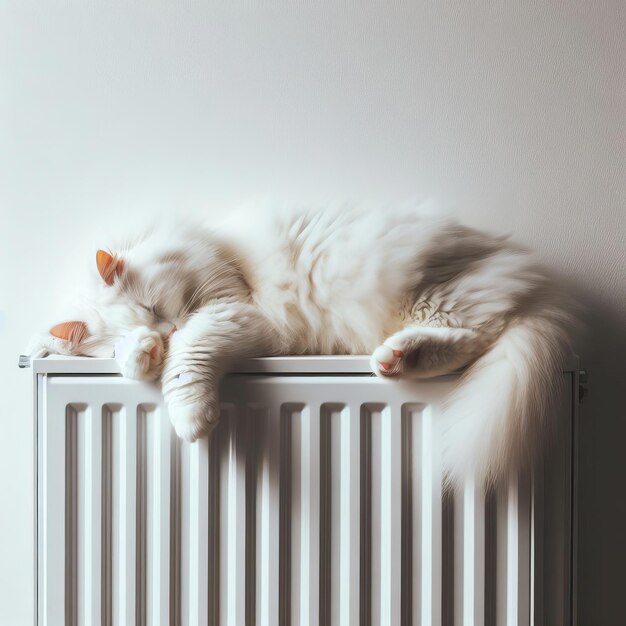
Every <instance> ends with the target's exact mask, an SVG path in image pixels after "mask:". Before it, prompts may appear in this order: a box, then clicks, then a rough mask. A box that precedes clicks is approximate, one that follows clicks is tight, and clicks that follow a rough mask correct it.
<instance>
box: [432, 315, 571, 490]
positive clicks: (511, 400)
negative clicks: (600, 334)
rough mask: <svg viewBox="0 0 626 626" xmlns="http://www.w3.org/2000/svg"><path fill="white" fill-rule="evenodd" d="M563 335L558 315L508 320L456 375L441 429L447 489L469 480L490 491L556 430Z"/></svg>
mask: <svg viewBox="0 0 626 626" xmlns="http://www.w3.org/2000/svg"><path fill="white" fill-rule="evenodd" d="M566 328H567V323H566V316H565V315H562V314H560V313H559V311H557V310H554V311H553V312H552V314H551V315H550V314H547V315H545V316H537V317H527V318H522V319H519V320H515V321H512V322H511V323H510V324H509V326H508V327H507V328H506V329H505V330H504V332H503V333H502V334H501V335H500V336H499V338H498V339H497V340H496V342H495V343H494V344H493V345H492V346H491V348H490V349H489V351H488V352H487V353H485V354H484V355H483V356H482V357H480V358H479V359H478V360H477V361H475V362H474V363H473V364H472V365H471V367H470V368H469V369H468V370H467V371H466V372H465V373H464V374H463V375H462V377H461V379H460V381H459V383H458V385H457V387H456V389H455V390H454V391H453V392H452V394H451V396H450V398H449V400H448V402H447V403H446V405H445V406H444V408H443V415H442V419H441V422H440V424H441V431H440V432H441V436H442V455H443V458H442V461H443V471H444V481H445V485H446V487H448V488H450V487H455V486H460V485H461V484H462V483H463V481H464V480H466V478H467V477H469V476H472V475H473V476H474V480H475V481H476V483H477V484H482V485H485V486H488V485H493V484H496V483H497V482H499V481H500V480H501V479H503V478H505V477H506V476H507V475H508V473H509V472H510V471H512V470H514V469H515V468H518V467H520V466H521V465H522V464H525V463H528V462H530V461H531V459H532V456H533V454H534V453H535V452H536V451H538V450H541V448H542V445H543V444H544V442H545V440H546V439H548V438H549V436H550V434H551V432H553V431H554V426H555V425H556V415H555V411H556V410H557V405H558V402H559V400H560V397H561V394H562V393H563V387H564V380H565V379H564V376H563V370H564V367H565V364H566V362H567V358H568V356H569V355H571V349H570V344H569V340H568V333H567V330H566Z"/></svg>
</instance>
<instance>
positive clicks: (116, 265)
mask: <svg viewBox="0 0 626 626" xmlns="http://www.w3.org/2000/svg"><path fill="white" fill-rule="evenodd" d="M96 265H97V266H98V272H100V276H102V280H103V281H104V282H105V283H106V284H107V285H112V284H113V279H114V278H115V276H119V275H120V274H121V273H122V271H123V270H124V261H122V260H121V259H117V258H115V257H114V256H113V255H112V254H110V253H109V252H105V251H104V250H98V252H96Z"/></svg>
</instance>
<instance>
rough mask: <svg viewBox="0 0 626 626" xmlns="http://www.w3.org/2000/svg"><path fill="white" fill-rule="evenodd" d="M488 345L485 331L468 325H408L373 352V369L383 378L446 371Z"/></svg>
mask: <svg viewBox="0 0 626 626" xmlns="http://www.w3.org/2000/svg"><path fill="white" fill-rule="evenodd" d="M488 347H489V341H488V338H487V337H486V335H485V334H483V333H480V332H478V331H474V330H470V329H467V328H445V327H443V328H432V327H426V326H407V327H406V328H403V329H402V330H400V331H398V332H397V333H395V334H393V335H391V337H389V338H388V339H386V340H385V342H384V343H383V344H382V345H380V346H378V347H377V348H376V349H375V350H374V352H373V353H372V357H371V359H370V365H371V368H372V372H374V374H376V375H377V376H380V377H382V378H401V377H407V378H411V377H414V378H421V377H424V378H427V377H430V376H438V375H443V374H449V373H451V372H453V371H455V370H457V369H459V368H461V367H463V366H465V365H467V364H469V363H470V362H471V361H472V360H474V359H475V358H477V357H478V356H480V355H481V354H482V353H483V352H484V351H485V350H486V349H487V348H488Z"/></svg>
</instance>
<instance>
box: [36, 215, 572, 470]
mask: <svg viewBox="0 0 626 626" xmlns="http://www.w3.org/2000/svg"><path fill="white" fill-rule="evenodd" d="M96 260H97V263H96V267H97V269H98V273H96V272H95V271H94V280H93V284H91V285H89V286H88V288H87V289H86V291H85V293H84V294H83V295H82V297H81V298H80V299H79V300H78V301H77V302H76V303H75V306H74V310H73V315H72V317H70V318H68V319H69V320H70V321H65V322H62V323H60V324H57V325H56V326H55V327H53V328H52V329H51V330H50V332H49V333H44V334H42V335H39V336H37V337H36V338H35V340H34V343H33V346H32V349H31V354H42V353H43V352H50V353H59V354H75V355H78V354H82V355H89V356H106V357H110V356H113V354H114V351H115V354H116V358H117V359H118V360H119V361H120V363H121V367H122V373H123V374H124V375H125V376H127V377H130V378H136V379H140V380H156V379H158V378H160V380H161V383H162V388H163V393H164V396H165V400H166V402H167V406H168V411H169V415H170V417H171V420H172V423H173V425H174V427H175V429H176V432H177V433H178V435H179V436H181V437H183V438H185V439H187V440H190V441H193V440H195V439H197V438H198V437H200V436H202V435H204V434H206V433H208V432H209V431H210V430H211V429H212V427H213V426H214V425H215V424H216V422H217V420H218V414H219V403H218V397H217V388H218V382H219V380H220V378H221V377H222V375H223V374H224V373H225V372H227V371H228V370H229V368H230V367H231V366H232V364H233V362H234V361H236V360H238V359H241V358H244V357H253V356H261V355H280V354H362V353H368V354H371V355H372V356H371V367H372V372H373V373H374V374H376V375H377V376H382V377H385V378H400V377H429V376H435V375H439V374H446V373H450V372H453V371H455V370H458V369H459V368H463V367H466V368H467V369H466V370H465V373H464V374H463V376H462V377H461V379H460V382H459V383H458V386H457V388H456V391H455V392H454V393H453V394H452V396H451V397H450V399H449V402H448V404H447V406H446V408H445V412H444V414H443V415H442V422H443V423H442V426H443V433H444V464H445V470H446V472H447V474H448V477H449V478H451V479H452V480H456V479H457V478H460V477H461V476H463V475H465V474H466V473H468V472H476V473H477V474H478V476H479V478H480V479H482V480H486V481H489V480H495V479H497V478H498V477H499V476H501V475H502V473H503V472H504V471H505V470H507V469H508V468H509V467H510V466H511V464H512V463H516V462H518V461H519V460H520V459H521V457H522V455H524V454H525V453H526V452H527V451H528V450H529V449H531V448H532V447H533V446H534V445H535V444H536V442H537V439H538V438H540V437H541V436H542V435H543V434H544V433H545V431H546V426H549V422H550V417H551V415H550V410H551V403H552V401H553V400H554V399H555V395H556V393H557V391H558V383H559V381H560V380H561V379H562V375H561V372H562V368H563V363H564V359H565V358H566V356H567V354H568V353H569V344H568V336H567V331H566V328H567V326H568V321H569V319H568V317H569V316H568V314H567V312H566V307H565V306H563V301H562V296H561V295H560V293H559V291H558V290H557V289H555V287H554V285H553V284H552V283H551V281H550V280H549V279H548V278H547V276H546V273H545V271H544V270H542V269H541V268H540V267H539V266H538V265H537V263H536V262H535V261H534V260H533V259H532V258H531V256H529V255H528V254H527V253H526V252H525V251H524V250H522V249H521V248H519V247H518V246H516V245H514V244H512V243H510V242H509V241H508V240H507V239H506V238H504V237H494V236H491V235H487V234H485V233H482V232H478V231H476V230H473V229H470V228H467V227H463V226H461V225H458V224H457V223H455V222H453V221H450V220H446V219H439V218H433V217H432V216H426V215H423V214H421V213H420V212H419V211H417V210H415V209H409V208H399V209H386V210H384V211H371V210H359V209H356V208H346V207H343V208H341V209H325V210H321V211H320V210H318V211H273V212H271V213H266V214H259V213H257V214H254V213H248V214H244V215H232V216H230V217H229V218H228V219H225V220H224V221H223V222H222V223H220V224H214V225H212V226H211V227H210V228H202V227H199V226H197V225H194V226H189V225H187V226H184V225H180V226H179V227H176V228H172V227H170V226H168V227H157V228H155V229H152V230H151V231H150V232H146V233H145V234H143V235H142V236H140V237H139V238H137V239H135V240H132V241H129V242H126V243H122V244H119V245H117V246H114V247H112V248H111V249H110V251H109V252H105V251H103V250H99V251H98V252H97V255H96ZM116 346H117V347H116Z"/></svg>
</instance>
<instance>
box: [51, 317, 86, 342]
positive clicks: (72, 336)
mask: <svg viewBox="0 0 626 626" xmlns="http://www.w3.org/2000/svg"><path fill="white" fill-rule="evenodd" d="M50 334H51V335H52V336H54V337H58V338H59V339H65V341H69V342H70V343H73V344H79V343H80V342H81V341H82V340H83V339H85V337H87V335H88V334H89V333H88V331H87V324H85V322H62V323H61V324H57V325H56V326H53V327H52V328H51V329H50Z"/></svg>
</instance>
